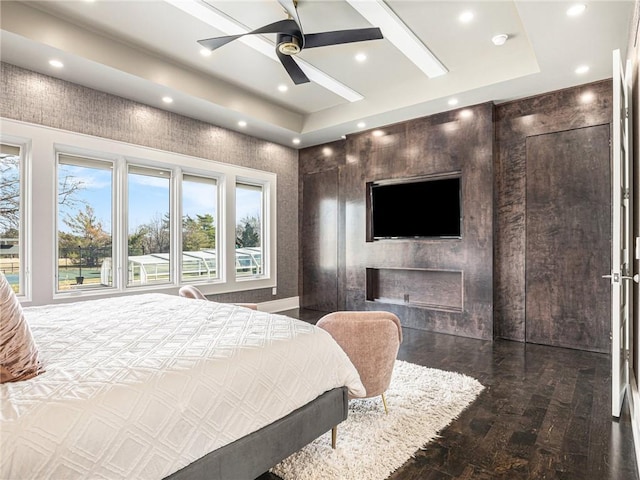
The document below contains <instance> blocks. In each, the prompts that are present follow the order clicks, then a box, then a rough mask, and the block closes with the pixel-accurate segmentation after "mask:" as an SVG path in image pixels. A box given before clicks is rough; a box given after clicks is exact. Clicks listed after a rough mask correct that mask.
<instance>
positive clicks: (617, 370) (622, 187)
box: [607, 50, 634, 417]
mask: <svg viewBox="0 0 640 480" xmlns="http://www.w3.org/2000/svg"><path fill="white" fill-rule="evenodd" d="M627 70H628V74H629V75H631V69H630V68H627ZM630 80H631V79H630V78H625V74H624V69H623V68H622V60H621V58H620V50H615V51H614V52H613V132H612V133H613V138H612V142H611V145H612V156H613V159H612V190H611V194H612V205H613V212H612V224H613V231H612V241H611V275H607V277H610V278H611V340H612V343H611V360H612V361H611V381H612V390H611V413H612V415H613V416H614V417H619V416H620V412H621V410H622V402H623V401H624V395H625V392H626V390H627V387H628V385H629V358H628V354H629V323H630V319H631V318H632V313H633V312H632V305H633V296H632V295H633V285H632V280H633V273H632V272H631V269H632V266H633V253H634V252H633V224H632V218H633V217H632V215H633V212H632V198H633V195H632V191H631V187H632V170H631V169H632V167H631V161H630V150H631V149H630V142H631V140H630V129H629V94H630V92H631V88H630V86H631V82H630Z"/></svg>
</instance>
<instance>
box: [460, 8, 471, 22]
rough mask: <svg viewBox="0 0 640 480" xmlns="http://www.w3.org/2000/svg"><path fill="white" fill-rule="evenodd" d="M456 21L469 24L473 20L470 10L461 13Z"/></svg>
mask: <svg viewBox="0 0 640 480" xmlns="http://www.w3.org/2000/svg"><path fill="white" fill-rule="evenodd" d="M458 20H459V21H460V22H462V23H469V22H470V21H471V20H473V12H472V11H471V10H467V11H465V12H462V13H461V14H460V15H459V16H458Z"/></svg>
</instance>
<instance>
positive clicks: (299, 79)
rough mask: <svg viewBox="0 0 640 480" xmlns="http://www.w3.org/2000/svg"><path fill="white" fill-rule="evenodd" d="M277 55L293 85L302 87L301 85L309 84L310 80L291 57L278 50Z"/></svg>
mask: <svg viewBox="0 0 640 480" xmlns="http://www.w3.org/2000/svg"><path fill="white" fill-rule="evenodd" d="M276 54H277V55H278V58H279V59H280V62H281V63H282V66H283V67H284V69H285V70H286V71H287V73H288V74H289V76H290V77H291V80H293V83H295V84H296V85H300V84H301V83H309V78H308V77H307V76H306V75H305V74H304V72H303V71H302V69H301V68H300V67H299V66H298V64H297V63H296V61H295V60H294V59H293V57H291V56H290V55H284V54H282V53H280V52H279V51H278V50H277V49H276Z"/></svg>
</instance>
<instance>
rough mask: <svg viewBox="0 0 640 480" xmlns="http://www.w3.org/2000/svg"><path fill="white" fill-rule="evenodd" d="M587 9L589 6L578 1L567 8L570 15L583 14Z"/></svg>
mask: <svg viewBox="0 0 640 480" xmlns="http://www.w3.org/2000/svg"><path fill="white" fill-rule="evenodd" d="M586 9H587V6H586V5H585V4H583V3H576V4H575V5H573V6H572V7H569V9H568V10H567V15H569V16H570V17H577V16H578V15H582V14H583V13H584V11H585V10H586Z"/></svg>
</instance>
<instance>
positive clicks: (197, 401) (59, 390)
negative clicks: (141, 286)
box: [0, 294, 364, 480]
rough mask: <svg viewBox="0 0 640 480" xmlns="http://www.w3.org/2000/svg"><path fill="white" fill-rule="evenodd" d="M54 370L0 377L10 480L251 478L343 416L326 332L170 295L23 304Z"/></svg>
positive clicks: (0, 434)
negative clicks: (15, 378)
mask: <svg viewBox="0 0 640 480" xmlns="http://www.w3.org/2000/svg"><path fill="white" fill-rule="evenodd" d="M24 314H25V317H26V319H27V321H28V323H29V325H30V328H31V330H32V332H33V337H34V339H35V341H36V343H37V346H38V349H39V355H40V360H41V362H42V364H43V366H44V368H45V370H46V371H45V372H44V373H41V374H40V375H38V376H36V377H34V378H32V379H29V380H26V381H21V382H14V383H4V384H2V385H0V401H1V404H0V408H1V415H0V422H1V423H0V441H1V444H2V445H1V449H2V456H1V458H0V478H3V479H4V478H38V479H45V478H65V479H73V478H78V479H80V478H82V479H85V478H108V479H114V478H127V479H129V478H136V479H146V478H148V479H162V478H171V479H174V480H177V479H196V478H202V479H204V478H207V479H215V478H220V479H225V480H229V479H243V478H246V479H252V478H255V477H256V476H258V475H260V474H261V473H263V472H264V471H266V470H268V469H269V468H270V467H271V466H273V465H274V464H276V463H278V462H279V461H280V460H282V459H283V458H285V457H286V456H288V455H289V454H290V453H292V452H294V451H296V450H297V449H299V448H301V447H302V446H304V445H305V444H306V443H308V442H309V441H311V440H313V439H314V438H316V437H317V436H319V435H321V434H322V433H324V432H326V431H328V430H330V429H331V428H332V427H333V426H334V425H336V424H338V423H339V422H340V421H342V420H344V419H345V418H346V414H347V395H348V394H352V395H355V396H360V395H362V394H364V387H363V386H362V384H361V382H360V379H359V377H358V374H357V372H356V370H355V368H354V367H353V365H352V364H351V362H349V360H348V358H347V356H346V354H345V353H344V352H343V351H342V350H341V349H340V348H339V347H338V345H337V344H336V343H335V342H334V341H333V339H332V338H331V337H330V336H329V334H328V333H326V332H324V331H323V330H321V329H319V328H317V327H315V326H313V325H310V324H308V323H305V322H302V321H299V320H294V319H291V318H288V317H285V316H282V315H275V314H268V313H265V312H258V311H254V310H250V309H247V308H242V307H239V306H235V305H229V304H220V303H216V302H210V301H204V300H193V299H186V298H181V297H177V296H172V295H164V294H142V295H135V296H127V297H117V298H109V299H99V300H89V301H84V302H76V303H70V304H64V305H52V306H43V307H30V308H25V309H24Z"/></svg>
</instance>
